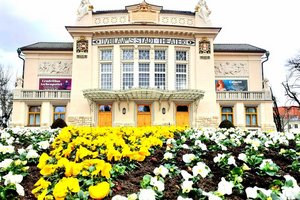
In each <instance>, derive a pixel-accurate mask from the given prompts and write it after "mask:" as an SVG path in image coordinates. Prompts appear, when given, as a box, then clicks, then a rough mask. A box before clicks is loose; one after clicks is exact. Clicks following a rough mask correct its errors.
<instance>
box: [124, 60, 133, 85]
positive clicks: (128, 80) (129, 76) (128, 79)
mask: <svg viewBox="0 0 300 200" xmlns="http://www.w3.org/2000/svg"><path fill="white" fill-rule="evenodd" d="M133 81H134V79H133V63H123V89H130V88H132V87H133Z"/></svg>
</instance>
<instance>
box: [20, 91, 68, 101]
mask: <svg viewBox="0 0 300 200" xmlns="http://www.w3.org/2000/svg"><path fill="white" fill-rule="evenodd" d="M70 96H71V91H70V90H22V89H16V90H14V99H15V100H16V99H19V100H21V99H24V100H25V99H70Z"/></svg>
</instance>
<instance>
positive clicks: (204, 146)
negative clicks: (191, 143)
mask: <svg viewBox="0 0 300 200" xmlns="http://www.w3.org/2000/svg"><path fill="white" fill-rule="evenodd" d="M195 146H198V147H200V149H201V150H202V151H207V146H206V145H205V144H203V143H202V142H201V141H200V140H196V141H195Z"/></svg>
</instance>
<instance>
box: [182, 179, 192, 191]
mask: <svg viewBox="0 0 300 200" xmlns="http://www.w3.org/2000/svg"><path fill="white" fill-rule="evenodd" d="M181 189H182V192H183V193H189V192H190V191H191V190H192V189H193V181H188V180H185V181H183V183H182V184H181Z"/></svg>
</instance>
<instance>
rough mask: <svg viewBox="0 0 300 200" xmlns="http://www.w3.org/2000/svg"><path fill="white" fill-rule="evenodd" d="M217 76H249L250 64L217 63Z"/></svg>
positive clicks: (234, 62) (235, 62)
mask: <svg viewBox="0 0 300 200" xmlns="http://www.w3.org/2000/svg"><path fill="white" fill-rule="evenodd" d="M215 76H249V67H248V63H247V62H237V61H215Z"/></svg>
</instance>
